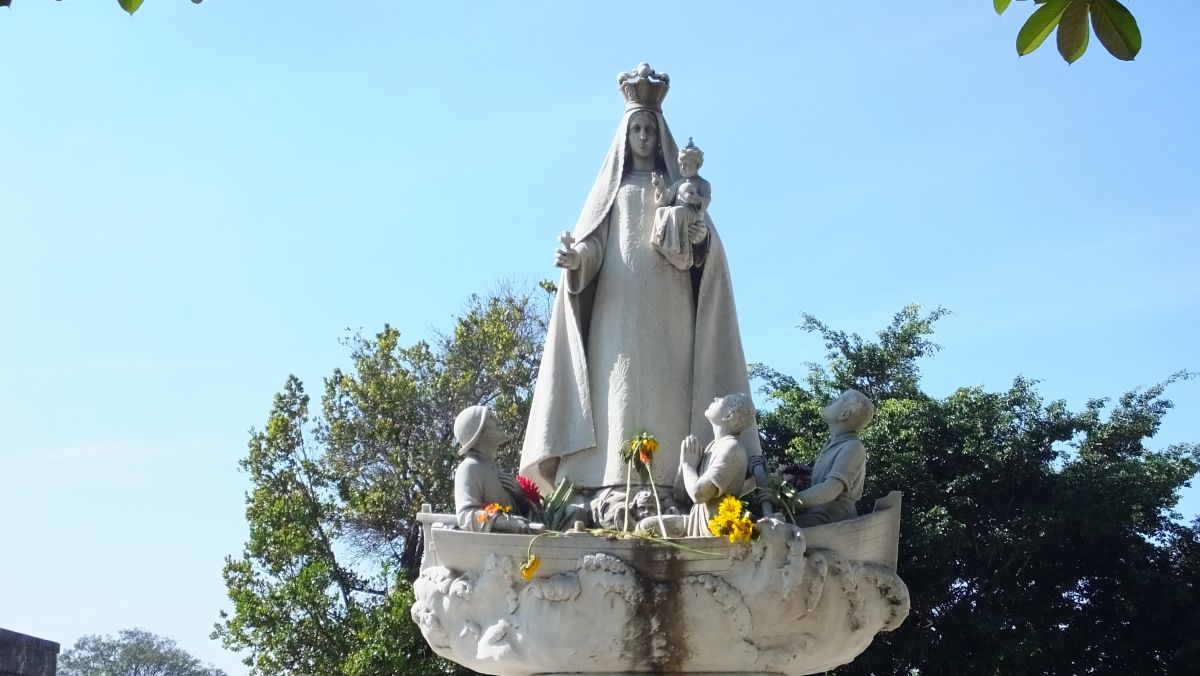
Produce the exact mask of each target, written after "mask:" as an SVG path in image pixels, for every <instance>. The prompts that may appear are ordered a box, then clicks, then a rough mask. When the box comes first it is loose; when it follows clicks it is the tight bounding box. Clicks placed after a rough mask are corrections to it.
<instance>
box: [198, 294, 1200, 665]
mask: <svg viewBox="0 0 1200 676" xmlns="http://www.w3.org/2000/svg"><path fill="white" fill-rule="evenodd" d="M947 314H948V313H947V311H945V310H943V309H941V308H938V309H934V310H931V311H922V310H921V309H920V308H918V307H915V306H910V307H907V308H904V309H903V310H901V311H900V312H899V313H897V314H896V315H895V317H894V318H893V319H892V321H891V322H890V323H889V324H888V326H886V327H885V328H884V329H883V330H882V331H880V332H879V334H878V336H876V337H875V338H874V339H867V338H863V337H861V336H858V335H855V334H847V333H845V332H842V331H838V330H835V329H833V328H831V327H829V326H827V325H826V324H825V323H823V322H821V321H820V320H818V319H817V318H815V317H811V316H804V318H803V323H802V325H801V326H802V328H803V329H805V330H807V331H810V332H813V333H816V334H818V335H820V336H821V337H822V338H823V339H824V341H825V344H826V347H827V348H828V354H827V355H826V360H825V363H823V364H814V365H811V367H810V369H809V372H808V373H807V374H805V375H804V376H803V377H799V378H798V377H793V376H790V375H786V374H782V373H779V372H777V371H775V370H773V369H771V368H769V367H767V366H763V365H756V366H754V367H753V368H752V371H753V373H754V375H755V376H756V377H757V379H758V382H760V383H761V384H762V387H763V388H764V392H763V393H764V394H765V395H766V396H765V397H762V396H760V397H759V403H760V408H761V409H762V410H761V413H760V431H761V433H762V436H763V448H764V452H765V453H766V454H767V455H768V456H769V458H771V459H772V460H774V461H776V462H792V461H805V460H811V459H812V458H813V457H814V456H815V455H816V453H817V452H818V451H819V449H820V447H821V445H822V443H823V442H824V441H825V437H826V429H825V426H824V424H823V423H822V422H821V421H820V418H819V412H820V409H821V407H822V406H823V405H824V403H826V401H828V400H829V399H830V398H832V397H833V396H835V395H836V394H837V393H838V392H840V391H841V390H843V389H845V388H847V387H854V388H856V389H859V390H861V391H863V392H864V393H866V394H868V396H870V397H871V398H872V399H873V400H875V401H876V403H877V406H878V411H877V415H876V419H875V421H874V422H873V423H872V424H871V425H870V426H869V427H868V428H867V429H866V430H865V431H864V434H863V440H864V443H865V444H866V447H867V450H868V453H869V459H868V482H867V486H866V491H865V492H864V499H863V501H862V502H861V503H860V505H859V509H860V512H861V511H867V510H870V509H871V507H872V505H873V502H874V500H875V499H877V498H879V497H881V496H883V495H885V494H886V493H887V492H888V491H890V490H895V489H899V490H901V491H903V492H904V507H903V520H902V535H901V545H900V546H901V549H900V564H899V572H900V574H901V577H903V578H904V580H905V581H906V583H907V584H908V586H909V589H910V592H911V594H912V613H911V615H910V616H909V618H908V620H907V621H906V622H905V623H904V624H903V625H902V626H901V627H900V629H899V630H897V631H896V632H893V633H891V634H885V635H882V636H880V637H878V638H877V639H876V641H875V643H874V644H873V645H872V646H871V647H870V648H869V649H868V650H867V652H866V653H864V654H863V655H862V656H861V657H860V658H859V659H858V660H856V661H855V662H854V663H853V664H851V665H848V666H846V667H843V668H842V669H840V670H839V673H846V674H880V675H882V674H897V673H916V672H919V673H921V674H923V675H926V674H950V673H955V674H957V673H962V672H963V671H964V670H968V669H969V670H970V671H972V672H973V673H974V672H981V673H998V674H1015V673H1021V674H1025V673H1029V674H1062V673H1084V672H1090V673H1105V672H1114V671H1125V672H1128V673H1175V672H1177V671H1179V670H1180V669H1186V667H1187V666H1188V665H1189V664H1190V663H1191V662H1192V661H1193V660H1194V659H1195V657H1196V656H1197V654H1198V653H1200V639H1197V638H1196V636H1200V610H1198V608H1200V593H1198V591H1197V587H1196V585H1197V582H1198V581H1200V535H1198V532H1200V521H1197V522H1193V523H1191V524H1185V523H1182V522H1181V521H1180V519H1179V515H1178V514H1176V513H1175V512H1174V511H1173V510H1174V507H1175V505H1176V503H1177V499H1178V491H1179V489H1180V487H1182V486H1184V485H1185V484H1186V483H1187V482H1188V481H1189V480H1191V479H1192V478H1193V477H1194V476H1195V474H1196V472H1197V468H1198V467H1200V464H1198V460H1200V458H1198V453H1200V451H1198V448H1197V446H1196V445H1194V444H1181V445H1175V446H1170V447H1168V448H1165V449H1153V448H1151V447H1150V445H1149V443H1148V442H1149V441H1150V439H1151V438H1152V437H1153V436H1154V434H1155V433H1156V432H1157V430H1158V428H1159V424H1160V423H1161V421H1162V418H1163V416H1164V415H1166V414H1167V412H1168V411H1169V410H1170V408H1171V404H1170V402H1169V401H1168V400H1167V399H1166V398H1165V396H1164V395H1165V393H1166V388H1167V387H1168V386H1169V385H1170V383H1171V382H1173V381H1175V380H1178V379H1181V378H1187V377H1189V374H1187V373H1180V374H1176V375H1175V376H1172V377H1169V378H1167V379H1166V380H1164V381H1163V382H1161V383H1159V384H1156V385H1152V386H1150V387H1146V388H1140V389H1135V390H1133V391H1131V392H1129V393H1126V394H1124V395H1122V396H1120V397H1118V398H1117V399H1115V400H1112V401H1110V400H1107V399H1103V398H1098V399H1093V400H1091V401H1089V402H1088V403H1087V404H1086V405H1085V406H1084V407H1083V409H1082V410H1077V411H1072V410H1070V409H1069V408H1068V406H1067V405H1066V403H1065V402H1062V401H1049V402H1047V401H1044V400H1043V399H1042V398H1041V397H1040V396H1039V394H1038V392H1037V383H1036V381H1034V380H1031V379H1029V378H1026V377H1022V376H1018V377H1016V378H1015V379H1014V380H1013V382H1012V384H1011V385H1010V386H1009V387H1008V388H1006V389H1004V390H1002V391H998V392H992V391H988V390H986V389H984V388H982V387H977V386H976V387H964V388H961V389H959V390H957V391H956V392H954V393H952V394H951V395H950V396H948V397H944V398H938V397H935V396H931V395H929V394H927V393H925V392H924V391H923V390H922V387H921V379H920V364H921V362H922V361H923V360H926V359H929V358H931V357H932V356H933V355H934V354H935V353H936V351H937V349H938V346H937V344H936V343H935V342H934V341H933V340H932V337H931V336H932V333H933V330H934V327H935V325H936V324H937V322H938V321H939V320H941V319H942V318H944V317H945V316H946V315H947ZM545 321H546V296H545V295H544V294H542V293H541V292H539V291H531V292H518V291H516V290H513V289H502V290H500V291H499V292H496V293H494V294H491V295H489V296H486V297H474V298H472V299H471V300H470V301H469V302H468V303H467V306H466V308H465V309H464V311H463V312H462V313H461V314H460V315H459V316H458V317H457V318H456V319H455V325H454V328H453V330H452V331H451V332H449V333H447V334H441V335H438V336H437V337H436V338H435V339H434V340H433V341H430V342H424V341H421V342H417V343H414V344H412V345H411V346H407V347H405V346H403V345H402V344H401V340H400V334H399V332H398V331H396V330H395V329H394V328H391V327H384V329H383V330H382V331H381V332H379V333H378V334H377V335H375V336H373V337H369V338H368V337H363V336H354V337H352V338H350V339H349V340H348V341H347V346H348V348H349V349H350V351H351V355H352V358H353V365H352V367H351V368H350V369H347V370H345V371H343V370H340V369H339V370H334V371H333V373H332V374H331V376H330V377H329V378H327V379H326V380H325V385H324V392H323V395H322V398H321V405H320V408H319V410H318V413H317V414H313V413H311V412H310V409H309V403H310V402H309V396H308V395H307V393H306V392H305V389H304V386H303V385H302V383H301V382H300V381H299V380H297V379H296V378H289V379H288V381H287V383H286V384H285V387H284V389H283V391H282V392H280V393H279V394H277V395H276V397H275V404H274V406H273V408H272V411H271V413H270V415H269V417H268V419H267V423H266V425H265V427H264V428H263V429H262V430H261V431H255V432H254V433H253V434H252V436H251V441H250V447H249V454H248V456H247V457H246V459H245V460H244V461H243V462H242V466H243V469H245V470H246V472H247V473H248V474H249V477H250V480H251V486H252V487H251V491H250V493H249V495H248V496H247V511H246V515H247V519H248V521H249V524H250V538H249V541H248V542H247V543H246V548H245V551H244V552H243V553H242V555H241V556H240V557H231V558H230V559H228V561H227V564H226V567H225V582H226V585H227V587H228V591H229V595H230V599H231V600H232V602H233V612H232V613H231V614H229V615H228V616H225V617H224V618H223V620H222V622H221V623H219V624H218V625H217V629H216V631H215V632H214V635H215V636H217V637H219V638H220V639H221V640H222V641H223V642H224V643H225V645H226V646H228V647H230V648H234V649H239V650H243V651H245V652H246V654H247V655H248V657H247V663H248V664H249V665H250V666H251V667H252V672H253V673H255V674H263V675H267V674H311V673H346V674H355V675H363V676H368V675H372V676H373V675H375V674H380V675H382V674H390V673H405V674H442V673H468V672H467V671H466V670H464V669H462V668H460V667H457V666H456V665H453V664H449V663H447V662H445V661H444V660H441V659H440V658H437V657H435V656H434V655H432V653H431V652H430V651H429V649H428V648H427V647H426V645H425V643H424V641H423V640H422V638H421V635H420V633H419V632H418V631H417V628H416V626H415V625H414V624H413V623H412V621H411V620H410V619H409V614H408V608H409V605H410V604H411V602H412V597H411V584H410V581H411V579H412V575H413V574H414V573H415V572H416V568H417V566H418V564H419V556H420V547H421V543H420V537H419V535H420V531H419V529H418V528H416V527H415V526H416V525H415V523H414V514H415V513H416V511H417V509H418V508H419V506H420V505H421V504H422V503H430V504H432V505H433V506H434V507H435V508H436V509H438V510H439V511H448V510H449V508H450V504H449V502H450V496H451V486H450V482H451V477H452V474H453V467H454V465H455V463H456V462H457V456H456V454H455V449H454V443H453V436H452V421H453V418H454V416H455V414H456V413H457V412H458V411H459V410H461V409H462V408H464V407H466V406H468V405H471V404H476V403H484V404H488V405H491V406H492V407H493V408H495V410H496V411H497V413H498V414H499V415H500V416H501V418H502V419H503V420H504V424H505V426H506V428H507V429H508V430H509V431H510V432H511V433H514V435H519V433H520V431H521V430H523V429H524V420H525V416H526V415H527V412H528V404H529V397H530V392H531V384H532V382H533V378H534V376H535V375H536V368H537V360H538V358H539V355H540V351H541V343H542V340H543V336H544V330H545ZM519 444H520V440H519V439H514V440H513V442H510V444H509V445H508V446H507V447H506V448H504V449H502V453H501V458H500V464H501V466H503V467H508V468H512V467H515V466H516V458H515V449H516V448H518V447H519ZM914 670H915V671H914Z"/></svg>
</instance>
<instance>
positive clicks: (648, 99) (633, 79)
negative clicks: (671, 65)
mask: <svg viewBox="0 0 1200 676" xmlns="http://www.w3.org/2000/svg"><path fill="white" fill-rule="evenodd" d="M617 87H618V88H619V89H620V90H621V95H622V96H624V97H625V108H626V109H633V108H649V109H651V110H659V111H661V110H662V102H663V99H665V98H667V90H668V89H670V88H671V76H669V75H667V74H666V73H656V72H654V69H653V68H651V67H650V64H648V63H642V64H638V67H637V68H634V69H633V70H631V71H629V72H628V73H621V74H620V75H618V76H617Z"/></svg>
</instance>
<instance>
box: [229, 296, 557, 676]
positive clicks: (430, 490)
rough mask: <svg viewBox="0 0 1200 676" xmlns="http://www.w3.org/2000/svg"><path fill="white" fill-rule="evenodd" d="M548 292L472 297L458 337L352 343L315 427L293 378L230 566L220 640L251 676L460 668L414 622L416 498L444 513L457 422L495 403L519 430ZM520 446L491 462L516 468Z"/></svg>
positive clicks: (252, 470)
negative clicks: (347, 365)
mask: <svg viewBox="0 0 1200 676" xmlns="http://www.w3.org/2000/svg"><path fill="white" fill-rule="evenodd" d="M548 307H549V305H548V302H547V301H546V296H545V295H544V294H543V293H542V292H540V291H539V292H532V293H518V292H516V291H514V290H512V289H511V288H502V289H500V290H498V291H497V292H495V293H493V294H491V295H490V296H488V297H487V298H479V297H472V298H471V299H470V300H469V302H468V303H467V307H466V309H465V311H464V312H463V313H462V314H461V315H460V316H459V317H458V318H457V321H456V325H455V328H454V330H453V331H452V332H451V333H449V334H444V335H443V334H439V335H437V336H436V337H435V339H434V340H433V341H432V343H430V342H426V341H421V342H418V343H416V344H414V345H412V346H410V347H403V346H402V345H401V344H400V333H399V332H398V331H397V330H396V329H394V328H392V327H389V326H385V327H384V329H383V330H382V331H381V332H379V333H378V334H377V335H375V336H374V337H373V338H370V339H368V338H364V337H362V336H354V337H352V338H350V339H349V340H348V341H347V345H348V347H349V348H350V350H351V356H352V359H353V368H352V369H351V370H348V371H343V370H341V369H338V370H335V371H334V372H333V373H332V375H331V376H330V377H329V378H327V379H326V381H325V387H324V395H323V397H322V402H321V409H320V414H319V415H318V416H316V417H311V416H310V412H309V397H308V395H307V394H306V393H305V390H304V386H303V384H302V383H301V382H300V380H299V379H297V378H295V377H291V378H289V379H288V381H287V383H286V384H285V386H284V389H283V391H282V392H280V393H279V394H277V395H276V396H275V404H274V407H273V409H272V411H271V414H270V417H269V418H268V420H267V424H266V427H265V428H264V429H263V430H262V431H255V432H253V433H252V434H251V439H250V445H249V454H248V456H247V457H246V459H245V460H243V461H242V463H241V465H242V468H243V469H244V470H245V471H246V472H247V473H248V474H249V475H250V481H251V487H252V488H251V492H250V494H249V495H248V496H247V507H246V518H247V521H248V522H249V525H250V535H249V540H248V541H247V543H246V548H245V551H244V552H243V553H242V556H241V557H240V558H233V557H230V558H228V559H227V560H226V565H225V570H224V576H225V584H226V587H227V589H228V592H229V597H230V600H231V601H232V602H233V613H232V614H230V615H225V614H224V613H223V614H222V618H223V619H222V621H221V622H220V623H219V624H217V626H216V630H215V632H214V637H216V638H220V639H221V640H222V641H223V643H224V644H225V645H226V646H227V647H229V648H232V649H235V650H243V651H246V653H247V654H248V657H247V658H246V660H245V662H246V664H247V665H248V666H250V667H251V668H252V672H253V673H255V674H264V675H266V674H334V673H337V674H349V675H352V676H357V675H361V676H369V675H374V674H380V675H382V674H396V673H403V674H441V673H469V672H468V671H466V670H464V669H461V668H460V667H457V666H455V665H452V664H450V663H448V662H445V661H443V660H440V659H438V658H436V657H435V656H434V655H433V654H432V652H431V651H430V650H429V648H428V647H427V646H426V644H425V641H424V639H423V638H422V636H421V634H420V633H419V631H418V630H417V627H416V625H415V624H413V622H412V621H411V619H410V618H409V607H410V606H411V605H412V602H413V599H412V593H411V580H412V579H413V578H414V577H415V574H416V572H417V570H418V568H419V563H420V555H421V542H420V528H419V525H418V524H417V522H416V519H415V515H416V512H417V510H418V508H419V507H420V506H421V505H422V504H423V503H429V504H431V505H433V506H434V507H435V508H436V509H438V510H439V511H450V510H451V507H452V505H451V500H452V495H453V488H452V483H453V475H454V467H455V464H456V463H457V461H458V457H457V453H456V449H455V444H454V436H453V422H454V418H455V416H456V415H457V414H458V412H459V411H460V410H462V409H463V408H465V407H467V406H470V405H474V404H485V405H488V406H491V407H492V408H493V410H495V411H496V413H497V415H498V416H499V417H500V418H501V420H502V421H503V422H504V424H505V426H506V428H507V429H508V430H511V431H513V432H517V431H519V430H523V429H524V421H525V418H526V417H527V415H528V410H529V400H530V396H531V394H532V390H531V383H532V382H533V379H534V376H535V375H536V369H537V363H538V359H539V358H540V355H541V347H542V342H543V338H544V334H545V327H546V319H547V313H548ZM518 446H519V442H518V443H510V444H509V445H508V446H507V447H506V448H504V449H502V455H501V459H500V462H501V463H506V464H507V465H508V466H512V465H513V464H515V460H516V458H515V454H516V450H515V449H516V448H517V447H518Z"/></svg>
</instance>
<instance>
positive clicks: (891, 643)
mask: <svg viewBox="0 0 1200 676" xmlns="http://www.w3.org/2000/svg"><path fill="white" fill-rule="evenodd" d="M945 314H946V312H945V310H942V309H940V308H939V309H936V310H934V311H932V312H929V313H926V314H922V313H921V311H920V309H919V308H917V307H915V306H910V307H907V308H905V309H904V310H902V311H901V312H899V313H898V314H897V315H896V316H895V319H894V320H893V321H892V323H891V324H890V325H889V326H888V327H887V328H885V329H884V330H883V331H881V332H880V333H879V336H878V340H877V341H868V340H864V339H862V338H861V337H859V336H857V335H847V334H845V333H843V332H840V331H834V330H832V329H830V328H829V327H827V326H826V325H824V324H823V323H821V322H819V321H818V320H816V319H815V318H813V317H811V316H807V315H806V316H805V318H804V323H803V325H802V326H803V328H805V329H806V330H808V331H811V332H815V333H818V334H820V335H821V336H822V337H823V338H824V341H825V345H826V347H827V349H828V365H826V366H818V365H813V366H811V368H810V372H809V374H808V376H807V377H806V378H805V380H804V381H803V382H801V381H799V380H797V379H795V378H792V377H789V376H785V375H783V374H780V373H778V372H775V371H773V370H771V369H769V368H767V367H764V366H761V365H760V366H756V367H755V372H756V375H758V376H759V377H760V378H761V380H762V381H763V382H764V383H765V388H766V390H767V393H768V394H769V396H770V398H771V399H772V400H773V401H774V402H775V403H776V404H777V405H776V406H775V408H773V409H772V410H769V411H767V412H766V413H764V414H763V415H762V424H761V429H762V431H763V435H764V444H763V446H764V452H765V453H767V454H768V455H769V456H771V457H774V458H776V459H777V460H781V461H789V460H811V459H812V458H813V457H814V456H815V455H816V453H817V451H818V450H819V448H820V444H821V443H822V442H823V441H824V425H823V424H822V423H821V422H820V418H819V413H820V409H821V406H822V405H823V404H824V402H825V401H827V400H828V399H829V398H831V397H832V396H834V395H835V394H836V393H837V392H839V391H841V390H842V389H845V388H848V387H854V388H856V389H859V390H861V391H863V392H865V393H867V394H869V395H870V396H871V397H872V398H873V399H875V401H876V404H877V407H878V411H877V415H876V419H875V421H874V422H873V423H872V424H871V426H870V427H868V428H867V429H866V430H865V431H864V433H863V440H864V443H865V445H866V446H867V449H868V452H869V454H870V456H869V465H868V481H867V486H866V490H865V492H864V499H863V501H862V502H861V503H860V504H859V511H860V512H862V511H867V510H870V509H871V507H872V504H873V502H874V500H875V499H876V498H878V497H881V496H882V495H884V494H885V493H886V492H887V491H889V490H892V489H901V490H903V491H904V493H905V496H904V507H903V519H902V526H901V541H900V547H901V550H900V565H899V570H900V574H901V577H903V578H904V580H905V582H906V583H907V584H908V586H909V590H910V592H911V594H912V612H911V614H910V615H909V618H908V620H907V621H906V622H905V623H904V625H902V626H901V627H900V628H899V629H898V630H897V631H896V632H894V633H892V634H887V635H882V636H880V637H878V638H877V639H876V641H875V643H874V644H873V645H872V647H871V648H869V649H868V650H867V652H866V653H864V654H863V655H862V656H861V657H860V658H859V659H858V660H856V661H855V662H854V663H852V664H851V665H848V666H847V667H843V668H842V669H840V670H838V673H845V674H901V673H920V674H922V676H926V675H936V674H951V673H954V674H958V673H963V672H964V671H969V672H971V673H990V674H1068V673H1138V674H1159V673H1184V672H1186V671H1190V670H1191V668H1192V667H1193V666H1194V661H1195V658H1196V656H1197V651H1198V650H1200V641H1197V639H1196V638H1195V637H1196V636H1198V635H1200V612H1197V611H1196V608H1197V605H1196V604H1197V601H1200V598H1198V596H1197V584H1198V583H1200V567H1198V559H1197V553H1198V549H1200V548H1198V546H1197V538H1198V529H1200V520H1198V521H1197V522H1193V523H1192V524H1191V525H1190V526H1185V525H1183V524H1180V523H1179V522H1178V518H1179V515H1178V514H1176V513H1175V512H1174V511H1173V508H1174V506H1175V505H1176V503H1177V500H1178V491H1179V489H1180V488H1181V487H1182V486H1184V485H1186V484H1187V482H1188V481H1190V480H1191V479H1192V478H1193V477H1194V476H1195V474H1196V472H1197V469H1198V468H1200V447H1197V445H1195V444H1182V445H1176V446H1172V447H1169V448H1167V449H1165V450H1159V451H1155V450H1151V449H1149V448H1148V447H1147V446H1146V443H1145V442H1146V441H1147V440H1148V439H1150V438H1151V437H1153V435H1154V433H1155V432H1156V431H1157V430H1158V427H1159V424H1160V422H1161V420H1162V417H1163V416H1164V415H1165V414H1166V412H1167V411H1168V410H1169V409H1170V407H1171V404H1170V402H1169V401H1167V400H1166V399H1164V398H1163V393H1164V391H1165V389H1166V387H1167V386H1168V385H1169V384H1170V383H1171V382H1174V381H1176V380H1179V379H1182V378H1187V377H1189V375H1190V374H1187V373H1180V374H1176V375H1175V376H1172V377H1170V378H1168V379H1167V380H1166V381H1164V382H1163V383H1160V384H1158V385H1154V386H1152V387H1149V388H1146V389H1141V390H1135V391H1133V392H1130V393H1127V394H1125V395H1123V396H1122V397H1120V398H1119V399H1118V400H1117V401H1116V402H1115V404H1114V405H1112V406H1111V410H1109V411H1108V413H1107V415H1105V410H1106V409H1109V402H1108V401H1107V400H1105V399H1094V400H1091V401H1089V402H1088V403H1087V405H1086V406H1085V407H1084V409H1083V410H1082V411H1077V412H1072V411H1070V410H1068V409H1067V406H1066V404H1065V403H1064V402H1062V401H1053V402H1049V403H1046V402H1043V401H1042V399H1041V398H1040V397H1039V396H1038V394H1037V391H1036V382H1035V381H1032V380H1029V379H1027V378H1024V377H1017V378H1016V379H1015V380H1014V381H1013V383H1012V385H1011V387H1009V388H1008V389H1007V390H1006V391H1001V392H987V391H985V390H984V389H983V388H980V387H968V388H961V389H959V390H958V391H956V392H955V393H953V394H952V395H950V396H949V397H946V398H944V399H938V398H935V397H931V396H929V395H927V394H925V393H924V392H922V391H921V390H920V388H919V369H918V364H917V362H918V360H920V359H922V358H925V357H928V356H930V355H932V354H933V353H934V352H936V350H937V345H935V344H934V343H933V342H931V341H930V340H929V335H930V334H931V332H932V327H933V325H934V324H935V323H936V321H937V320H939V319H940V318H941V317H943V316H944V315H945Z"/></svg>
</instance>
